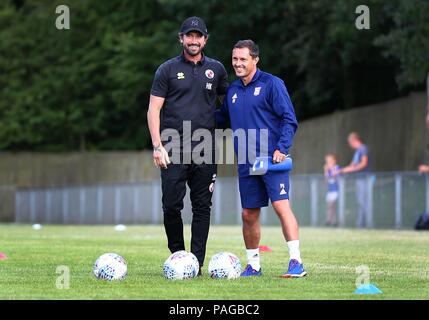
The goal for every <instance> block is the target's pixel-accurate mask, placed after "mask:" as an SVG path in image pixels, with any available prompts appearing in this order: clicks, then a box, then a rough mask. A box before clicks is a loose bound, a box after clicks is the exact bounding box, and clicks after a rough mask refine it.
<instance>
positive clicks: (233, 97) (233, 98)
mask: <svg viewBox="0 0 429 320" xmlns="http://www.w3.org/2000/svg"><path fill="white" fill-rule="evenodd" d="M235 100H237V94H236V93H234V95H233V96H232V103H235Z"/></svg>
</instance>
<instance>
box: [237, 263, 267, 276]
mask: <svg viewBox="0 0 429 320" xmlns="http://www.w3.org/2000/svg"><path fill="white" fill-rule="evenodd" d="M252 276H256V277H259V276H262V269H259V271H256V270H255V269H253V268H252V266H251V265H250V264H248V265H247V266H246V269H244V271H243V272H242V273H241V277H252Z"/></svg>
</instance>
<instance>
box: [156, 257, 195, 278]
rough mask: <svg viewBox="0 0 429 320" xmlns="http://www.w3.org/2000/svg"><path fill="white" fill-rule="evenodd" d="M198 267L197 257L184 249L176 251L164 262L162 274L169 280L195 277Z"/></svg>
mask: <svg viewBox="0 0 429 320" xmlns="http://www.w3.org/2000/svg"><path fill="white" fill-rule="evenodd" d="M199 269H200V265H199V263H198V259H197V257H195V255H193V254H192V253H190V252H187V251H185V250H180V251H176V252H175V253H173V254H172V255H171V256H169V257H168V258H167V260H165V262H164V276H165V278H166V279H169V280H183V279H191V278H195V277H196V276H197V274H198V270H199Z"/></svg>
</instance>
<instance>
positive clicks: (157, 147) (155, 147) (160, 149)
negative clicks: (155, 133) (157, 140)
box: [153, 145, 162, 152]
mask: <svg viewBox="0 0 429 320" xmlns="http://www.w3.org/2000/svg"><path fill="white" fill-rule="evenodd" d="M153 151H159V152H161V151H162V147H161V146H160V145H158V146H153Z"/></svg>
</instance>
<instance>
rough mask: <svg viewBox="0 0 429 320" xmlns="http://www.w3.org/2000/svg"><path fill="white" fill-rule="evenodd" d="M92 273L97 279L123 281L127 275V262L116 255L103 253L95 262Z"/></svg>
mask: <svg viewBox="0 0 429 320" xmlns="http://www.w3.org/2000/svg"><path fill="white" fill-rule="evenodd" d="M92 271H93V272H94V275H95V277H96V278H97V279H101V280H108V281H112V280H124V279H125V277H126V275H127V262H126V261H125V259H124V258H122V257H121V256H120V255H118V254H116V253H105V254H103V255H101V256H100V257H99V258H98V259H97V261H95V264H94V268H93V269H92Z"/></svg>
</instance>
